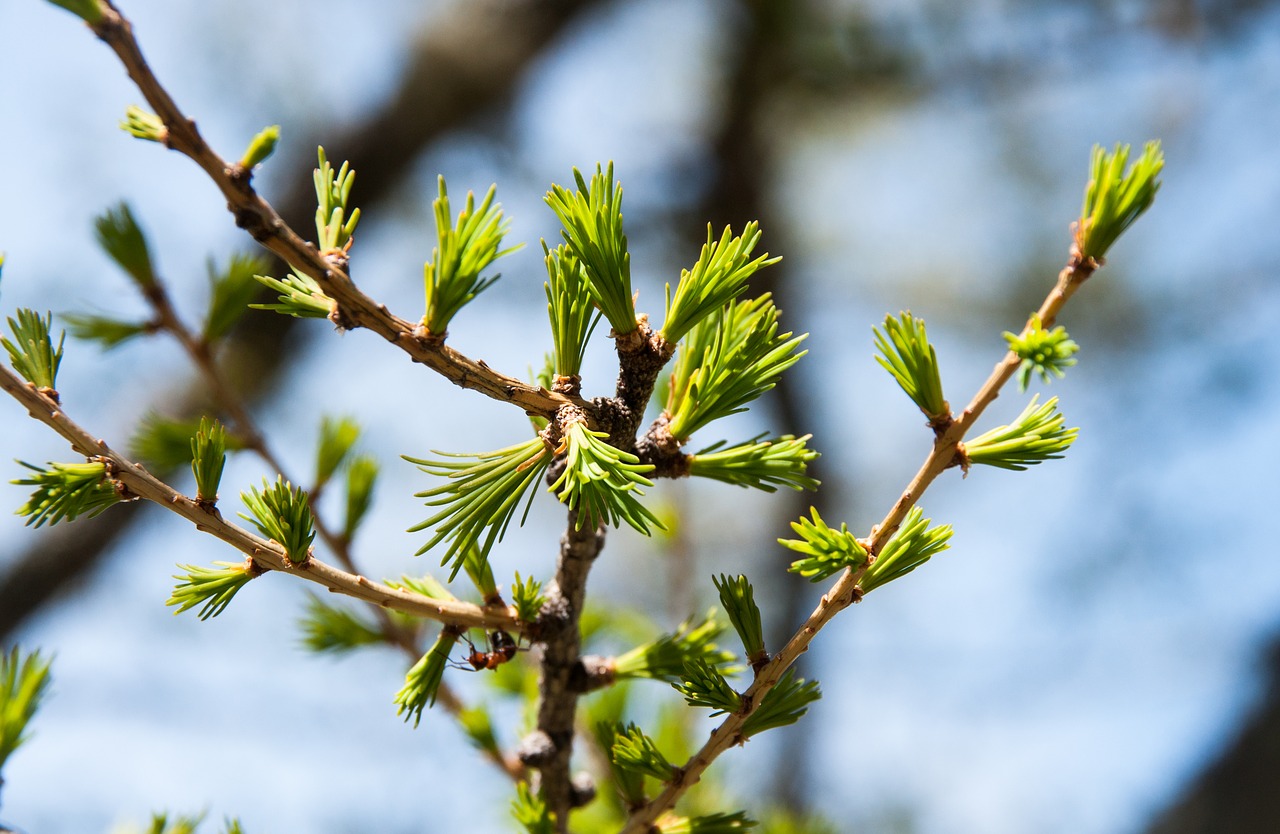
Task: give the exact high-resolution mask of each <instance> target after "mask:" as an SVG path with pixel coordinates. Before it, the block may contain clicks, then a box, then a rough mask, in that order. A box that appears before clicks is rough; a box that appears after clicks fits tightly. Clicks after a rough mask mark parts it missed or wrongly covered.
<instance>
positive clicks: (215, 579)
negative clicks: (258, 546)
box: [164, 559, 257, 620]
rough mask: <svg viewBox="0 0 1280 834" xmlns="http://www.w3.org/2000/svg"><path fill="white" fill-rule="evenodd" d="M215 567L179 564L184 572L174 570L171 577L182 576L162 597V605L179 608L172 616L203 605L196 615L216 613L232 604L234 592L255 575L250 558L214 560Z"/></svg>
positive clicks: (213, 614) (205, 615) (202, 617)
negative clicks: (163, 599)
mask: <svg viewBox="0 0 1280 834" xmlns="http://www.w3.org/2000/svg"><path fill="white" fill-rule="evenodd" d="M214 564H215V565H217V566H218V567H214V568H202V567H200V566H199V565H178V567H179V568H181V569H182V570H185V571H186V574H175V575H174V577H173V578H174V579H180V580H182V581H181V582H179V583H178V584H177V585H176V586H174V589H173V593H172V594H171V595H170V596H169V599H167V600H165V603H164V604H165V605H176V606H178V610H177V611H174V612H173V613H174V616H177V615H178V614H181V613H182V612H183V611H186V610H187V609H189V608H195V607H196V606H197V605H203V606H204V607H203V608H201V609H200V613H199V617H200V619H202V620H207V619H209V618H210V617H216V616H218V615H219V614H221V613H222V612H223V610H225V609H226V607H227V606H228V605H230V604H231V600H232V598H233V597H235V595H236V593H237V592H238V591H239V590H240V589H241V588H243V587H244V586H245V585H247V584H249V580H251V579H253V578H254V577H255V576H257V573H256V571H254V569H253V567H252V560H249V559H245V560H244V561H241V562H214Z"/></svg>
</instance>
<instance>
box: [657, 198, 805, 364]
mask: <svg viewBox="0 0 1280 834" xmlns="http://www.w3.org/2000/svg"><path fill="white" fill-rule="evenodd" d="M759 241H760V227H759V226H758V225H757V224H756V223H754V222H753V223H748V224H747V225H746V228H745V229H743V231H742V235H741V236H740V237H734V236H733V233H732V231H731V230H730V229H729V227H728V226H726V227H725V229H724V233H723V234H722V235H721V236H720V239H719V240H718V241H717V240H715V239H713V238H712V236H711V224H710V223H708V224H707V242H706V243H705V244H703V246H702V253H701V255H700V256H699V257H698V262H697V263H696V264H694V266H693V269H692V271H691V270H687V269H684V270H681V271H680V283H679V284H678V285H677V286H676V293H675V297H674V298H672V296H671V285H670V284H668V285H667V317H666V321H665V322H664V323H663V325H662V335H663V337H664V338H665V339H666V340H667V341H668V342H671V343H673V344H674V343H676V342H678V341H680V340H681V339H683V338H684V335H685V334H686V333H688V332H689V331H690V330H691V329H692V328H693V327H694V325H696V324H697V323H698V322H700V321H702V320H703V319H705V318H706V317H707V316H709V315H711V314H713V313H715V312H716V311H717V310H719V309H720V308H722V307H724V305H726V304H728V303H729V302H730V301H733V300H734V299H735V298H737V297H738V296H739V295H741V294H742V291H743V290H745V289H746V288H747V282H748V281H749V280H750V279H751V276H752V275H754V274H755V273H756V272H757V271H759V270H760V269H762V268H764V267H766V266H769V265H770V264H775V263H777V262H778V261H780V260H782V259H781V258H770V257H769V255H768V253H767V252H766V253H765V254H763V255H760V256H759V257H757V258H755V259H752V257H751V254H752V252H753V251H754V250H755V247H756V244H757V243H759Z"/></svg>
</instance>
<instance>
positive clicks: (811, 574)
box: [778, 507, 867, 582]
mask: <svg viewBox="0 0 1280 834" xmlns="http://www.w3.org/2000/svg"><path fill="white" fill-rule="evenodd" d="M809 512H810V513H811V514H812V515H813V518H812V520H811V519H807V518H801V519H800V520H799V521H793V522H791V529H792V530H794V531H795V532H796V535H798V536H800V540H796V539H778V544H780V545H782V546H783V547H785V548H787V549H788V550H794V551H795V552H797V553H802V554H804V558H801V559H797V560H796V561H794V562H792V563H791V567H790V568H788V570H789V571H791V572H792V573H798V574H800V575H801V576H805V577H808V578H809V581H811V582H819V581H821V580H823V579H826V578H827V577H829V576H834V575H835V574H837V573H840V572H841V571H843V570H844V569H845V568H852V569H853V570H858V569H859V568H861V567H862V566H863V565H865V564H866V563H867V549H866V548H865V547H863V545H862V542H860V541H858V537H857V536H855V535H853V533H850V532H849V525H847V524H841V525H840V529H839V530H833V529H832V528H830V527H828V526H827V523H826V522H825V521H823V520H822V516H820V515H818V510H817V509H816V508H814V507H810V508H809Z"/></svg>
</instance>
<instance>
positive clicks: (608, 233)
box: [546, 162, 636, 336]
mask: <svg viewBox="0 0 1280 834" xmlns="http://www.w3.org/2000/svg"><path fill="white" fill-rule="evenodd" d="M573 179H574V182H576V183H577V186H578V187H577V190H576V191H569V190H568V189H567V188H564V187H563V186H560V185H552V186H551V190H550V191H548V192H547V196H546V202H547V205H549V206H551V210H552V211H554V212H555V213H556V216H557V217H559V218H560V223H561V224H562V225H563V226H564V231H563V232H562V235H563V237H564V241H565V243H567V244H568V245H569V248H570V249H571V250H572V251H573V254H574V257H576V258H577V259H578V260H579V261H580V262H581V264H582V266H583V268H584V269H585V271H586V276H587V281H588V282H589V287H590V291H591V298H592V299H593V300H594V301H595V303H596V306H597V307H599V308H600V311H601V312H603V313H604V317H605V318H606V319H608V320H609V326H610V327H612V328H613V332H614V333H615V334H617V335H619V336H621V335H624V334H627V333H631V332H632V331H634V330H635V329H636V311H635V306H634V302H633V301H632V297H631V255H630V254H629V253H628V252H627V236H626V235H625V234H624V233H623V231H622V185H621V184H620V183H616V182H614V179H613V163H612V162H610V163H609V169H608V171H607V172H603V171H601V169H600V166H599V165H597V166H596V173H595V175H594V176H593V177H592V178H591V184H590V185H588V184H587V181H586V180H585V179H583V177H582V172H580V171H579V170H578V169H577V168H574V169H573Z"/></svg>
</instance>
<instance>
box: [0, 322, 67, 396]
mask: <svg viewBox="0 0 1280 834" xmlns="http://www.w3.org/2000/svg"><path fill="white" fill-rule="evenodd" d="M17 316H18V318H17V320H16V321H15V320H14V319H12V318H10V319H9V332H10V333H12V334H13V341H12V342H11V341H9V340H8V339H6V338H5V337H4V336H0V344H2V345H4V349H5V350H7V351H8V352H9V361H10V362H11V363H12V364H13V369H14V370H15V371H17V372H18V373H19V374H20V375H21V376H22V378H23V379H25V380H26V381H27V382H30V383H31V384H32V385H34V386H35V387H36V388H38V389H39V390H41V391H43V392H45V393H52V392H55V391H56V390H57V387H58V386H57V384H56V383H57V380H58V368H59V367H60V366H61V365H62V343H63V342H64V341H66V338H67V336H66V334H65V333H63V334H62V335H61V336H59V337H58V347H57V348H54V346H53V340H52V339H51V338H50V337H49V325H50V324H51V323H52V322H53V315H52V314H51V313H46V314H45V315H44V316H43V317H41V316H40V315H39V314H38V313H36V312H34V311H32V310H28V309H26V308H22V309H19V310H18V312H17Z"/></svg>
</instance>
